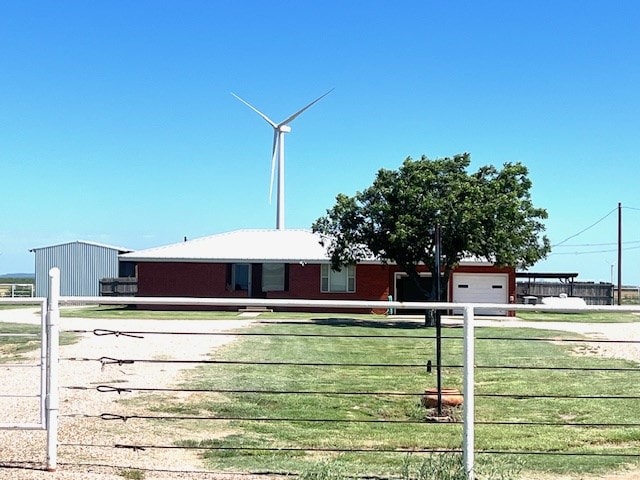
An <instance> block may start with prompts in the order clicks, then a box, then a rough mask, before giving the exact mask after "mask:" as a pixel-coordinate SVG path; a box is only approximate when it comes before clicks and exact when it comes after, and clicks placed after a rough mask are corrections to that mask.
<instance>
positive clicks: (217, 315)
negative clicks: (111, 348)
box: [60, 305, 388, 321]
mask: <svg viewBox="0 0 640 480" xmlns="http://www.w3.org/2000/svg"><path fill="white" fill-rule="evenodd" d="M60 315H61V316H63V317H69V318H98V319H117V318H125V319H132V320H133V319H135V320H176V319H180V320H229V319H233V320H237V319H242V318H243V317H241V316H240V313H239V312H237V311H217V310H209V311H201V310H193V311H185V310H136V309H132V308H127V307H126V306H122V305H111V306H92V307H85V308H62V309H61V310H60ZM345 316H346V317H348V318H355V319H378V320H381V321H386V320H387V319H388V317H387V316H386V315H373V314H371V315H368V314H362V315H360V314H351V313H349V314H347V315H345ZM311 317H313V318H334V317H336V314H328V313H327V314H317V313H304V312H265V313H260V315H259V318H260V319H261V320H263V319H264V320H269V319H283V318H285V319H290V320H296V319H300V320H308V319H309V318H311Z"/></svg>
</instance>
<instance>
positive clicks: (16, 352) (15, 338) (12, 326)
mask: <svg viewBox="0 0 640 480" xmlns="http://www.w3.org/2000/svg"><path fill="white" fill-rule="evenodd" d="M6 334H9V335H10V336H5V335H6ZM76 341H77V336H76V335H74V334H72V333H66V332H63V333H61V334H60V345H70V344H72V343H74V342H76ZM38 348H40V326H39V325H25V324H22V323H6V322H1V323H0V363H9V362H15V361H19V360H23V359H24V358H25V354H26V353H27V352H30V351H33V350H36V349H38Z"/></svg>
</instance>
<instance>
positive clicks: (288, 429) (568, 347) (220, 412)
mask: <svg viewBox="0 0 640 480" xmlns="http://www.w3.org/2000/svg"><path fill="white" fill-rule="evenodd" d="M136 300H140V299H135V298H130V299H127V302H126V303H128V304H129V303H135V302H136ZM171 300H174V299H142V300H141V301H140V303H141V304H144V303H145V302H149V303H152V302H154V301H155V302H163V301H165V302H170V301H171ZM88 301H90V300H88ZM102 301H103V303H109V301H108V300H107V301H106V302H105V301H104V300H102ZM120 301H122V300H120ZM206 301H207V300H203V299H197V300H194V302H193V303H196V304H198V303H200V304H202V303H203V302H206ZM208 301H210V302H211V303H212V304H218V302H223V301H224V300H221V299H215V301H214V299H209V300H208ZM61 302H62V303H64V302H74V303H77V302H78V299H77V298H75V297H74V298H71V297H69V298H62V299H61ZM181 302H185V303H186V302H187V300H185V299H182V300H181ZM112 303H115V301H114V302H112ZM349 306H350V307H354V306H355V307H360V306H362V305H360V304H359V303H358V302H353V303H352V304H350V305H349ZM417 306H418V307H419V308H426V307H427V306H439V307H440V308H442V309H447V310H450V309H451V308H452V305H449V304H442V305H441V304H431V305H425V304H419V305H417ZM314 307H316V308H317V307H318V305H317V304H315V302H314ZM331 307H332V308H335V306H333V305H332V306H331ZM403 307H406V305H403ZM502 307H503V308H505V307H506V306H502ZM465 308H466V309H467V312H466V315H465V317H464V318H462V317H446V318H445V320H446V321H447V324H446V325H444V328H443V332H444V333H443V334H442V335H441V337H440V338H441V340H442V345H443V359H442V362H441V365H440V368H441V369H442V373H443V378H444V383H445V385H447V386H450V387H455V388H457V389H458V390H460V392H457V394H458V395H459V396H460V397H461V398H462V399H463V403H462V407H447V408H445V410H444V412H443V413H441V414H439V413H438V412H437V411H436V409H435V408H434V407H433V406H429V405H428V404H427V402H426V397H427V394H426V392H425V391H426V390H427V389H428V388H430V387H433V385H434V384H435V372H436V367H437V365H436V363H435V361H434V359H435V352H434V349H435V345H436V340H437V338H436V335H435V333H434V329H433V328H431V327H425V326H424V323H423V321H422V319H420V318H402V317H382V320H378V319H373V320H371V319H364V320H363V319H360V318H350V317H349V315H348V314H345V315H342V316H341V317H335V316H334V317H333V318H322V317H319V316H318V315H311V316H310V319H307V320H295V321H291V320H278V319H272V320H269V321H260V320H259V319H257V320H252V321H251V325H250V327H249V328H247V327H246V326H243V327H242V328H238V329H235V330H231V331H230V330H228V329H224V330H223V329H218V328H217V323H216V322H215V321H213V322H202V327H201V328H195V329H194V328H191V329H188V330H186V329H185V330H182V329H180V321H175V322H171V323H169V324H168V325H167V327H168V328H163V329H158V324H160V323H161V322H157V324H156V322H153V323H154V328H153V329H145V328H126V325H125V326H124V327H123V328H120V327H118V328H115V327H113V323H114V322H112V321H94V322H92V323H91V327H92V328H76V329H73V330H71V333H73V334H75V335H77V336H79V337H80V338H83V339H84V340H82V342H84V341H85V340H88V339H91V343H90V345H91V348H90V349H89V350H83V351H82V352H83V353H84V354H83V355H76V354H74V355H64V354H63V356H62V357H61V358H60V369H61V372H65V371H66V372H84V371H87V367H88V371H91V372H94V375H93V376H83V375H77V376H74V375H73V374H72V373H71V374H70V375H67V377H66V378H67V380H66V382H64V383H62V384H61V392H62V397H61V400H62V402H61V404H62V408H61V409H60V422H61V425H85V426H86V425H87V424H90V426H89V427H88V428H89V429H92V430H93V431H95V432H96V435H86V434H85V433H83V432H86V431H87V430H86V429H85V428H81V429H79V430H78V432H81V433H76V434H73V433H72V434H70V435H64V436H62V438H60V440H59V441H58V443H57V446H58V447H59V449H60V452H61V457H60V461H59V462H58V464H59V465H61V466H78V465H89V466H96V467H97V466H104V465H108V466H111V467H117V468H120V469H140V470H155V471H168V472H180V471H182V470H181V468H180V466H179V462H178V464H175V463H174V464H172V465H173V467H172V466H171V465H168V464H166V463H162V462H159V463H158V462H157V459H158V458H161V459H162V458H166V456H167V455H176V456H178V458H179V459H181V458H182V455H183V454H184V452H188V453H189V454H193V455H196V456H197V461H194V460H193V459H191V464H190V465H191V467H190V468H189V471H190V472H192V473H194V472H199V473H203V472H208V473H212V472H213V473H229V472H234V473H235V474H247V475H248V474H251V475H264V476H272V475H300V474H301V473H303V472H304V471H305V469H309V468H312V466H313V464H314V463H317V462H318V461H332V462H337V463H339V464H343V465H344V466H345V468H347V469H349V468H351V469H352V470H348V471H349V472H350V473H349V474H350V475H351V476H354V477H358V478H363V477H368V478H397V477H398V474H399V472H400V468H401V467H402V465H403V462H406V460H407V458H410V459H416V460H417V461H419V460H420V459H423V458H425V456H427V457H428V456H433V455H438V456H439V455H442V454H460V455H465V456H466V459H465V460H466V461H467V462H468V463H465V466H466V467H469V465H471V466H472V467H473V465H475V457H474V455H477V456H478V463H479V464H481V463H482V461H483V458H485V457H496V458H500V459H503V460H504V462H506V463H507V464H509V463H511V462H515V461H521V460H523V459H524V461H525V462H526V463H525V465H526V468H528V469H531V470H537V469H540V470H542V469H547V470H549V469H550V470H552V471H553V470H554V469H555V470H557V469H559V468H560V467H559V464H560V463H562V464H564V465H565V467H564V468H568V469H571V468H575V469H576V470H577V469H578V468H579V466H580V465H584V464H585V463H589V462H599V463H601V464H605V465H610V466H616V465H621V464H626V463H636V462H637V461H638V460H640V449H639V448H638V447H639V446H640V409H638V408H637V407H638V400H640V386H637V385H639V382H638V380H637V379H636V375H635V374H636V373H639V372H640V369H639V368H638V363H637V360H638V358H640V355H638V350H640V336H633V335H632V332H631V330H632V326H633V325H634V324H633V323H630V324H629V329H628V332H627V335H625V336H624V337H626V338H600V337H594V336H593V335H587V336H585V335H578V334H576V333H567V332H563V331H560V330H551V329H543V330H540V331H538V330H533V329H526V330H525V329H523V328H517V329H512V328H502V326H501V321H500V320H497V321H494V322H493V323H491V322H484V323H483V322H482V321H480V320H478V319H477V318H476V317H474V316H473V311H474V310H478V311H481V310H482V308H483V306H482V305H479V306H478V305H476V306H465ZM486 308H495V306H493V305H491V306H486ZM509 309H512V310H513V309H519V310H528V311H532V310H540V309H549V310H555V311H557V310H559V309H557V308H549V307H541V306H535V307H532V306H513V305H511V306H509ZM469 311H471V315H469ZM587 311H604V312H609V313H615V312H618V313H629V312H640V308H639V307H626V308H617V307H598V308H586V309H580V312H587ZM176 318H177V319H179V318H180V314H178V313H176ZM504 323H507V322H504ZM481 324H482V325H484V326H480V325H481ZM549 325H550V326H552V325H551V324H549ZM520 326H522V325H520ZM460 327H464V328H460ZM470 327H472V328H470ZM474 328H475V330H474ZM230 335H232V336H233V339H234V342H233V343H231V344H229V343H226V344H225V346H224V347H222V348H215V347H214V346H215V345H218V344H219V342H218V341H217V340H218V339H221V338H225V339H229V336H230ZM82 342H81V343H82ZM180 342H182V343H180ZM468 342H471V345H472V346H473V348H471V351H469V344H468ZM103 343H104V345H103ZM196 343H202V344H203V345H204V348H205V350H204V351H205V353H206V354H205V355H203V354H202V351H201V350H199V349H198V348H195V345H196ZM152 345H156V346H157V347H156V348H155V349H148V348H147V347H148V346H152ZM176 345H182V346H183V347H184V348H181V349H179V348H177V347H175V346H176ZM207 345H208V346H207ZM103 347H104V348H103ZM621 349H626V352H624V353H625V354H624V355H619V353H620V352H619V351H618V350H621ZM159 352H160V353H159ZM636 355H637V356H636ZM469 358H471V359H472V361H471V362H469V361H468V359H469ZM169 369H172V370H171V372H173V373H171V372H169V373H167V372H168V370H169ZM469 371H471V378H469ZM158 372H160V374H162V373H163V372H164V373H165V377H163V376H162V375H161V376H160V377H158V376H157V374H158ZM176 372H177V373H179V375H176V374H175V373H176ZM80 378H82V379H83V381H82V382H77V381H74V380H76V379H80ZM470 385H471V387H472V388H469V386H470ZM77 395H82V396H83V397H82V398H87V397H90V398H92V399H94V400H96V399H97V400H98V401H95V402H94V401H90V402H80V401H77V402H76V401H74V400H77V399H79V398H80V397H77ZM470 423H471V426H470ZM469 446H471V448H472V450H471V452H470V451H469V450H466V449H468V448H469ZM78 452H82V454H79V453H78ZM87 452H92V453H87ZM150 455H156V456H155V457H154V462H155V463H154V466H150V465H149V462H147V461H145V457H147V456H150ZM87 459H88V460H87ZM105 459H111V460H110V461H108V462H105ZM556 459H557V460H556ZM151 463H153V462H151ZM572 466H573V467H572ZM198 468H199V469H198ZM467 473H468V478H470V479H471V478H473V475H474V472H473V468H468V469H467ZM194 475H195V473H194Z"/></svg>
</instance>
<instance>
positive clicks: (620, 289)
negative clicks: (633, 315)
mask: <svg viewBox="0 0 640 480" xmlns="http://www.w3.org/2000/svg"><path fill="white" fill-rule="evenodd" d="M618 305H622V203H621V202H618Z"/></svg>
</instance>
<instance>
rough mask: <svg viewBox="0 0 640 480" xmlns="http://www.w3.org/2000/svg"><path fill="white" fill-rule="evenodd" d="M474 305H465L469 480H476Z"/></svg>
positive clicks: (464, 444) (465, 458) (465, 453)
mask: <svg viewBox="0 0 640 480" xmlns="http://www.w3.org/2000/svg"><path fill="white" fill-rule="evenodd" d="M474 322H475V319H474V312H473V307H470V306H465V307H464V372H463V375H464V378H463V393H464V403H463V415H464V418H463V421H464V425H463V440H462V457H463V458H462V461H463V463H464V470H465V473H466V475H467V480H474V478H475V474H474V453H475V390H474V389H475V385H474V384H475V378H474V377H475V371H474V368H475V348H474V347H475V345H474V342H475V333H474Z"/></svg>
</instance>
